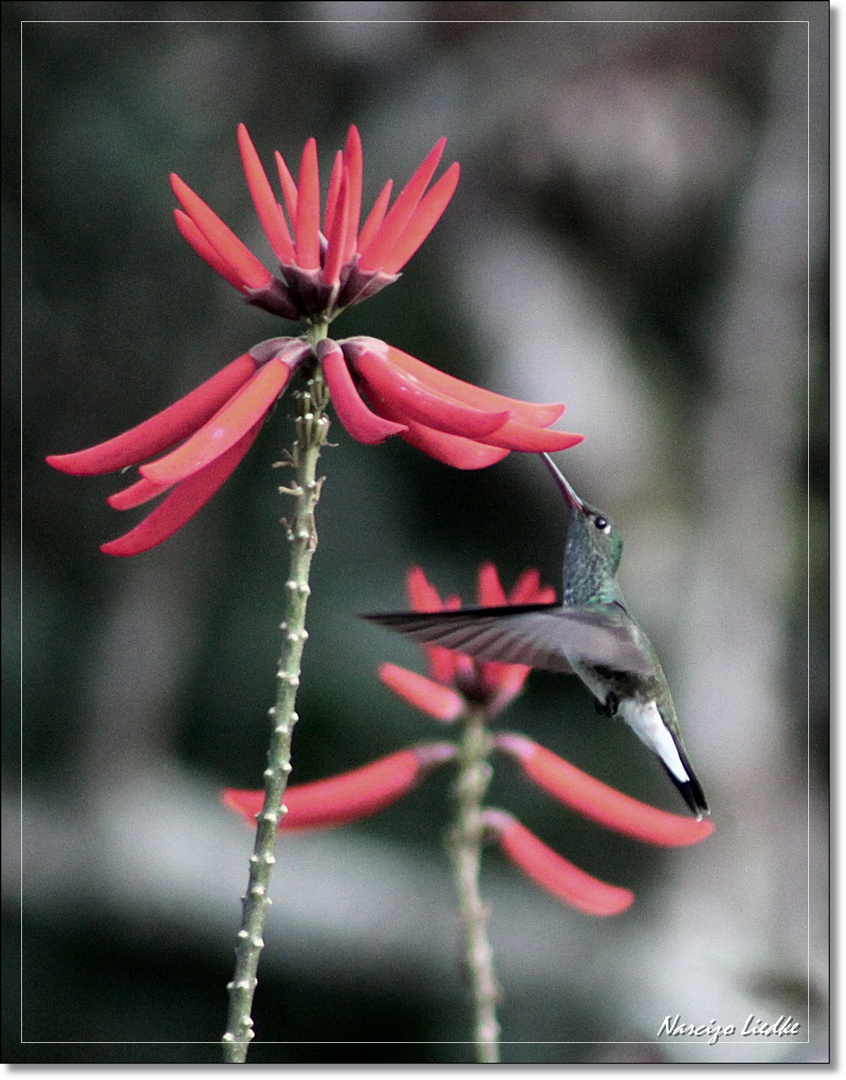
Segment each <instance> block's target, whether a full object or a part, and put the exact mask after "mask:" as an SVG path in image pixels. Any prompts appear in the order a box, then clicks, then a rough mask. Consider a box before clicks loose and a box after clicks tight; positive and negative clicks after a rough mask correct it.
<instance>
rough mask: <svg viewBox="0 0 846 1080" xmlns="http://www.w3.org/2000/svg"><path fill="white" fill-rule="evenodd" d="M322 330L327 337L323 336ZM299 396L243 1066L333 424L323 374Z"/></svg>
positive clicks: (249, 939) (238, 1011) (234, 1008)
mask: <svg viewBox="0 0 846 1080" xmlns="http://www.w3.org/2000/svg"><path fill="white" fill-rule="evenodd" d="M321 331H322V332H321ZM325 334H326V329H325V327H315V328H313V329H312V331H311V332H310V334H309V340H310V341H311V344H312V345H314V344H316V342H317V340H319V338H321V337H325ZM296 397H297V417H296V438H295V440H294V445H293V449H292V452H291V455H290V462H289V463H290V464H291V465H292V466H293V468H294V471H295V474H296V476H295V479H294V482H293V484H292V486H291V487H290V488H280V491H282V492H283V493H285V494H289V495H292V496H293V498H294V501H295V508H294V516H293V518H292V519H291V521H284V520H283V524H284V525H285V527H286V530H287V536H288V542H289V544H290V549H291V556H290V558H291V561H290V570H289V573H288V580H287V581H286V582H285V605H284V619H283V622H282V625H281V630H282V634H283V643H282V653H281V656H280V658H279V666H278V669H277V697H276V704H275V705H274V706H273V708H272V709H271V710H270V720H271V735H270V746H269V749H268V753H267V768H266V769H265V771H264V791H265V795H264V807H263V809H262V811H261V813H260V814H258V815H257V828H256V840H255V846H254V848H253V854H252V855H251V856H250V879H249V884H248V886H247V892H246V894H245V895H244V896H243V897H242V903H243V914H242V919H241V929H240V930H239V931H238V937H237V944H236V946H235V974H234V976H233V979H232V982H231V983H229V984H228V987H227V989H228V990H229V1017H228V1020H227V1026H226V1033H225V1034H224V1036H223V1040H222V1041H223V1059H224V1061H225V1062H228V1063H237V1064H241V1063H243V1062H245V1061H246V1060H247V1051H248V1049H249V1045H250V1040H251V1039H252V1038H253V1036H254V1034H255V1032H254V1031H253V1020H252V1015H251V1014H252V1005H253V995H254V993H255V989H256V984H257V982H258V980H257V978H256V971H257V970H258V962H259V956H260V954H261V950H262V948H263V947H264V941H263V939H262V934H263V931H264V921H265V916H266V913H267V909H268V907H269V906H270V904H271V900H270V895H269V888H270V874H271V870H272V867H273V864H274V862H275V861H276V860H275V857H274V855H273V848H274V844H275V842H276V835H277V832H278V830H279V822H280V820H281V818H282V815H283V813H284V808H283V806H282V799H283V797H284V795H285V787H286V785H287V783H288V775H289V774H290V772H291V733H292V731H293V729H294V724H295V723H296V722H297V719H298V717H297V714H296V712H295V709H294V706H295V704H296V698H297V689H298V687H299V685H300V666H301V660H302V654H303V645H304V644H305V640H306V638H307V637H308V634H307V632H306V629H305V615H306V605H307V603H308V597H309V591H310V590H309V584H308V578H309V570H310V568H311V559H312V556H313V555H314V551H315V548H316V547H317V531H316V529H315V524H314V509H315V507H316V505H317V502H318V499H319V498H320V487H321V483H322V480H318V479H317V476H316V470H317V459H318V457H319V456H320V448H321V446H322V445H323V443H324V442H325V441H326V433H327V430H328V428H329V420H328V418H327V417H326V416H325V415H324V410H325V408H326V406H327V404H328V402H329V395H328V391H327V389H326V385H325V383H324V382H323V375H322V373H321V371H320V369H319V368H318V369H317V370H316V371H315V373H314V375H313V376H312V378H311V379H310V380H309V382H308V386H307V388H306V390H304V391H301V392H300V393H299V394H297V395H296Z"/></svg>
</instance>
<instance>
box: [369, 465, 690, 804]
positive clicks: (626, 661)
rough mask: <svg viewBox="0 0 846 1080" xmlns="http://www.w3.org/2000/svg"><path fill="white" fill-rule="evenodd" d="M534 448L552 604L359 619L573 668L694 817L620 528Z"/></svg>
mask: <svg viewBox="0 0 846 1080" xmlns="http://www.w3.org/2000/svg"><path fill="white" fill-rule="evenodd" d="M541 456H542V457H543V460H544V463H545V464H546V466H547V468H548V469H549V471H550V473H551V474H552V476H553V479H554V480H555V482H556V483H557V485H558V487H559V489H560V490H561V493H562V494H563V496H564V502H565V504H566V507H567V523H566V534H565V541H564V577H563V593H562V598H561V603H556V602H553V603H552V604H537V603H536V604H516V605H508V606H503V607H488V608H463V609H459V610H455V611H438V612H432V613H421V612H397V613H394V614H385V615H365V616H364V618H366V619H369V620H370V621H371V622H375V623H378V624H379V625H380V626H386V627H388V629H390V630H395V631H397V632H398V633H400V634H403V635H404V636H405V637H408V638H410V639H411V640H412V641H417V642H421V643H425V644H436V645H443V646H444V647H445V648H447V649H456V650H458V651H460V652H463V653H467V654H468V655H469V656H472V657H474V658H476V659H478V660H499V661H502V662H504V663H507V664H527V665H528V666H529V667H532V668H539V669H544V670H547V671H558V672H562V673H564V674H575V675H578V676H579V678H580V679H581V680H582V682H583V683H585V685H586V686H587V687H588V689H589V690H590V691H591V693H592V694H593V695H594V699H595V704H596V709H597V711H598V712H600V713H602V714H604V715H606V716H609V717H610V716H618V717H620V718H622V719H623V720H624V721H625V722H626V723H627V724H628V725H629V727H630V728H631V729H632V730H633V731H634V733H635V734H636V735H637V736H638V738H639V739H640V740H641V741H642V742H644V743H645V744H646V745H647V746H648V747H649V749H650V750H652V751H653V753H654V754H655V755H656V756H657V757H658V760H659V761H660V763H661V765H662V766H663V767H664V769H665V771H666V773H667V775H668V776H669V778H670V780H671V781H672V782H673V784H675V786H676V787H677V788H678V790H679V792H680V793H681V796H682V798H683V799H684V801H685V802H686V803H687V805H688V807H689V808H690V810H691V811H692V812H693V813H694V814H695V815H696V817H697V819H701V818H702V816H703V815H704V814H708V813H709V812H710V811H709V810H708V804H707V803H706V801H705V796H704V795H703V793H702V788H701V786H700V784H699V781H698V780H697V779H696V776H695V775H694V772H693V769H692V768H691V767H690V762H689V760H688V756H687V751H686V749H685V746H684V742H683V741H682V737H681V731H680V730H679V722H678V718H677V717H676V710H675V707H674V705H673V699H672V696H671V694H670V688H669V686H668V684H667V679H666V677H665V675H664V672H663V671H662V669H661V664H660V662H659V660H658V656H657V654H656V652H655V649H654V648H653V646H652V642H651V641H650V640H649V638H648V637H647V636H646V634H645V633H644V632H643V630H641V628H640V626H639V625H638V624H637V622H636V621H635V619H634V618H633V616H632V615H631V614H630V612H629V609H628V607H627V606H626V602H625V600H624V599H623V594H622V591H621V590H620V585H619V582H618V581H617V570H618V568H619V566H620V558H621V556H622V553H623V538H622V536H621V535H620V530H619V529H618V528H617V527H616V525H614V523H613V522H612V521H611V519H610V518H609V517H608V515H607V514H604V513H603V512H602V511H601V510H597V508H596V507H595V506H591V505H590V504H589V503H586V502H584V501H583V500H582V499H580V498H579V496H578V495H577V494H576V492H575V491H574V490H573V488H572V486H571V485H570V484H569V482H568V481H567V480H566V479H565V477H564V476H563V475H562V474H561V472H560V471H559V469H558V468H557V466H556V465H555V463H554V462H553V460H552V458H550V457H549V455H548V454H542V455H541Z"/></svg>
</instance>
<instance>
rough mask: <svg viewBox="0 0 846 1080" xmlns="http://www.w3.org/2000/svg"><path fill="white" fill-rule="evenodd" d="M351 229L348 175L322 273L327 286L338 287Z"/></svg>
mask: <svg viewBox="0 0 846 1080" xmlns="http://www.w3.org/2000/svg"><path fill="white" fill-rule="evenodd" d="M349 227H350V193H349V183H348V177H347V175H346V173H345V174H344V175H343V177H342V179H341V188H340V191H339V193H338V205H337V207H336V210H335V215H334V221H333V223H332V229H331V231H330V233H329V239H328V243H327V246H326V257H325V259H324V260H323V269H322V270H321V272H320V277H321V279H322V280H323V281H324V282H325V283H326V284H327V285H337V284H338V281H339V278H340V271H341V266H342V265H343V262H344V252H345V250H346V247H347V234H348V232H349Z"/></svg>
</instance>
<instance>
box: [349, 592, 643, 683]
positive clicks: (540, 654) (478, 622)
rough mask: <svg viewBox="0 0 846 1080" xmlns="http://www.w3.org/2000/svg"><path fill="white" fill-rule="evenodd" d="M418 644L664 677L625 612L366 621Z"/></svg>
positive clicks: (535, 664) (407, 615) (470, 612)
mask: <svg viewBox="0 0 846 1080" xmlns="http://www.w3.org/2000/svg"><path fill="white" fill-rule="evenodd" d="M363 618H365V619H369V620H370V622H375V623H379V625H380V626H386V627H387V628H388V629H389V630H395V631H396V632H397V633H400V634H403V635H404V636H405V637H408V638H411V640H412V641H419V642H422V643H426V644H432V645H443V646H444V647H445V648H447V649H457V650H458V651H460V652H464V653H467V654H468V655H470V656H472V657H475V658H476V659H479V660H499V661H502V662H504V663H506V664H527V665H528V666H529V667H532V668H543V669H545V670H547V671H560V672H563V673H565V674H572V673H573V668H572V666H571V663H570V658H571V657H576V658H580V657H590V661H591V663H592V664H595V665H597V666H601V667H607V668H608V669H609V670H611V671H621V672H631V673H632V674H636V675H640V676H644V677H654V676H655V675H657V674H658V673H659V669H656V667H655V664H654V663H653V661H652V659H651V658H650V657H649V656H648V655H645V654H644V651H643V649H642V648H641V647H640V646H639V644H638V641H637V638H636V634H637V627H636V625H635V624H634V623H633V621H632V619H631V618H630V617H629V615H628V614H627V613H626V612H625V610H624V609H623V608H618V607H617V606H616V605H615V606H614V610H613V611H611V612H609V611H608V610H607V609H605V610H603V611H601V612H599V611H597V612H593V611H587V610H585V609H583V608H567V607H562V606H561V605H560V604H511V605H506V606H504V607H490V608H463V609H461V610H459V611H437V612H432V613H421V612H413V611H402V612H396V613H394V614H391V615H365V616H363Z"/></svg>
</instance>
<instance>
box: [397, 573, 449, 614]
mask: <svg viewBox="0 0 846 1080" xmlns="http://www.w3.org/2000/svg"><path fill="white" fill-rule="evenodd" d="M406 587H407V589H408V602H409V604H410V605H411V607H412V609H413V610H414V611H420V612H427V611H443V610H444V605H443V602H442V600H441V597H440V595H439V593H438V590H437V589H436V588H435V586H434V585H430V584H429V582H428V580H427V579H426V575H425V573H424V572H423V570H422V568H421V567H419V566H413V567H412V568H411V569H410V570H409V571H408V577H407V578H406Z"/></svg>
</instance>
